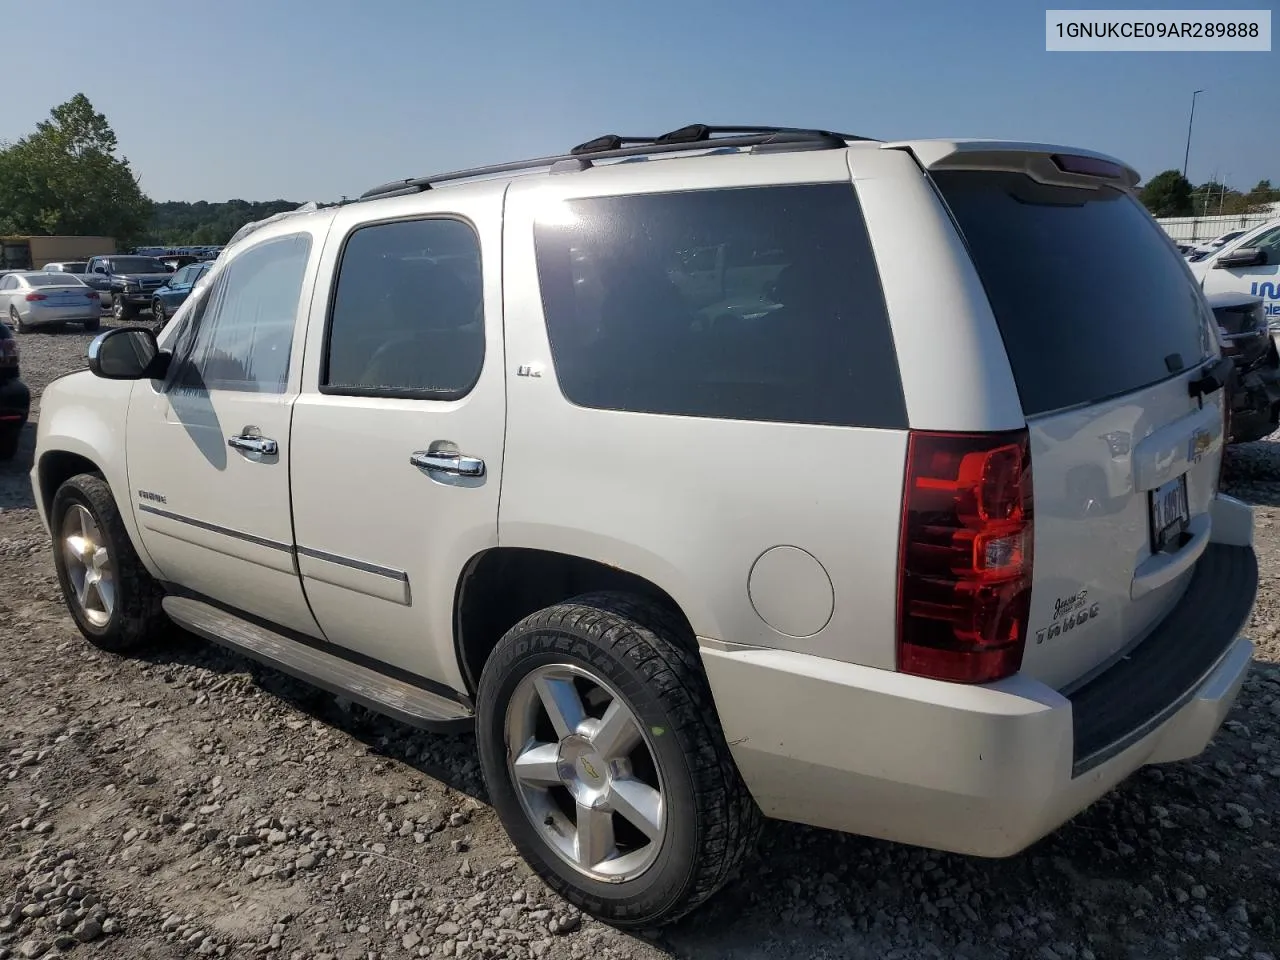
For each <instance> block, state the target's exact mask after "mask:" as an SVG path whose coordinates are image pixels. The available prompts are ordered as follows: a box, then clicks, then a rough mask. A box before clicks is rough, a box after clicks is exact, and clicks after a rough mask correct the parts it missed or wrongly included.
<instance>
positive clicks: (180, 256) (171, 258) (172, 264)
mask: <svg viewBox="0 0 1280 960" xmlns="http://www.w3.org/2000/svg"><path fill="white" fill-rule="evenodd" d="M156 259H157V260H159V261H160V262H161V263H163V264H164V265H165V266H166V267H168V268H169V269H170V270H173V271H177V270H181V269H182V268H183V267H185V266H186V265H187V264H189V263H199V262H200V258H199V257H197V256H196V255H195V254H191V253H176V254H170V255H168V256H163V257H157V258H156Z"/></svg>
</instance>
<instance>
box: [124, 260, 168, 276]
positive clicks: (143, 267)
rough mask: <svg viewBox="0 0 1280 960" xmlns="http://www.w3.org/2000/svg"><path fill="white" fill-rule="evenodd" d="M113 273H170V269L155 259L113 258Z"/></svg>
mask: <svg viewBox="0 0 1280 960" xmlns="http://www.w3.org/2000/svg"><path fill="white" fill-rule="evenodd" d="M111 270H112V272H113V273H168V272H169V268H168V267H166V266H165V265H164V264H163V263H161V262H160V261H159V260H157V259H156V258H155V257H112V258H111Z"/></svg>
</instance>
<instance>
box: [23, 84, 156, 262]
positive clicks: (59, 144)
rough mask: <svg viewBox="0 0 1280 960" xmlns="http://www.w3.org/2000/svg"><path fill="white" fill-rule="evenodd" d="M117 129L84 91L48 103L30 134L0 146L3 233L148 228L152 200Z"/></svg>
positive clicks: (133, 234) (125, 232)
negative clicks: (123, 151)
mask: <svg viewBox="0 0 1280 960" xmlns="http://www.w3.org/2000/svg"><path fill="white" fill-rule="evenodd" d="M118 146H119V145H118V142H117V140H116V135H115V131H113V130H112V129H111V125H110V124H109V123H107V118H106V117H105V116H103V115H102V114H101V113H98V112H97V111H96V110H94V108H93V104H91V103H90V102H89V98H88V97H86V96H85V95H84V94H83V93H77V94H76V95H75V96H74V97H72V98H71V99H70V100H68V101H67V102H66V103H63V104H60V105H59V106H56V107H54V108H53V110H52V111H51V113H50V118H49V119H48V120H44V121H42V122H41V123H39V124H37V125H36V131H35V133H33V134H31V135H30V136H27V137H24V138H23V139H21V140H19V141H18V142H17V143H14V144H11V145H8V146H6V147H4V148H3V149H0V232H3V233H12V234H34V235H41V234H44V235H49V234H54V235H61V234H67V235H82V236H108V237H115V238H116V239H117V240H119V241H121V242H122V243H125V244H127V243H129V242H130V241H132V240H134V239H135V238H137V237H138V236H140V235H141V234H142V233H143V231H144V230H145V229H146V227H147V225H148V222H149V220H150V217H151V201H150V200H148V199H147V197H146V196H145V195H144V194H143V192H142V189H141V187H139V185H138V179H137V177H135V176H134V174H133V170H132V169H130V167H129V161H128V160H127V159H125V158H123V157H119V156H117V155H116V151H117V149H118Z"/></svg>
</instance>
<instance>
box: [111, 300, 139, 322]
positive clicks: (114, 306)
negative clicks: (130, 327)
mask: <svg viewBox="0 0 1280 960" xmlns="http://www.w3.org/2000/svg"><path fill="white" fill-rule="evenodd" d="M137 315H138V308H137V307H135V306H134V305H133V304H131V303H126V302H125V299H124V297H122V296H120V295H119V294H116V296H114V297H112V298H111V316H112V317H113V318H115V319H116V320H120V321H125V320H132V319H133V318H134V317H136V316H137Z"/></svg>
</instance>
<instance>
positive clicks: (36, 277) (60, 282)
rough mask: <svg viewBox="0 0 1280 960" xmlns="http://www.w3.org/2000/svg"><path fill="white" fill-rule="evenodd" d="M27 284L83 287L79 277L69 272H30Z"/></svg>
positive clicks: (33, 285) (32, 285) (31, 285)
mask: <svg viewBox="0 0 1280 960" xmlns="http://www.w3.org/2000/svg"><path fill="white" fill-rule="evenodd" d="M27 286H29V287H83V286H84V284H83V283H81V282H80V278H79V277H74V276H72V275H71V274H69V273H29V274H27Z"/></svg>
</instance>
